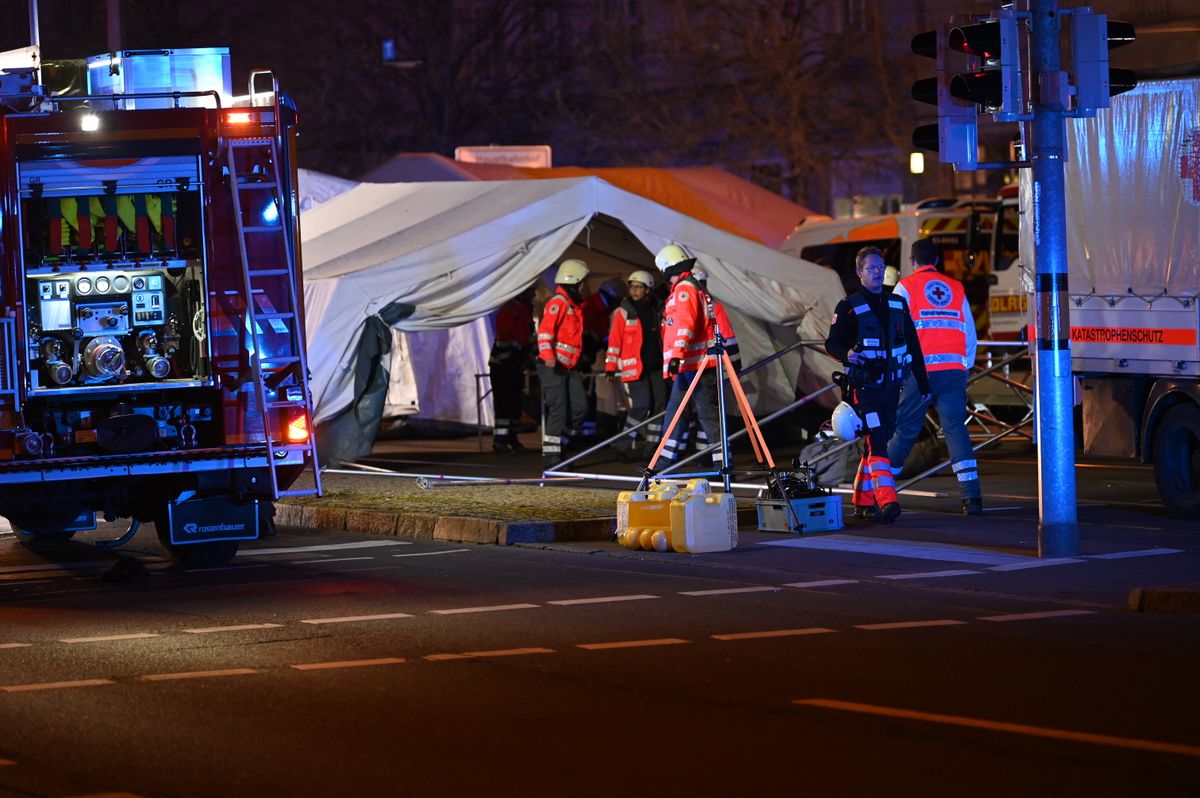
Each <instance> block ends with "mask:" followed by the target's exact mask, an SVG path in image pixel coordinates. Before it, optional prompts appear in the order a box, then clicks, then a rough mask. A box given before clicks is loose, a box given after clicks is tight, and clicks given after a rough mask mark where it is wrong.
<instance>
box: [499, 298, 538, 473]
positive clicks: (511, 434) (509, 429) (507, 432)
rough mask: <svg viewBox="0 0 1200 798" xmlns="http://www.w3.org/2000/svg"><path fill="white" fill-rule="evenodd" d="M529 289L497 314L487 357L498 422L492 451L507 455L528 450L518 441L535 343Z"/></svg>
mask: <svg viewBox="0 0 1200 798" xmlns="http://www.w3.org/2000/svg"><path fill="white" fill-rule="evenodd" d="M535 290H536V286H533V285H531V286H529V287H528V288H526V289H525V290H524V291H522V292H521V293H520V294H518V295H517V296H515V297H513V298H512V299H510V300H508V301H507V302H505V303H504V305H502V306H501V308H500V312H499V313H497V314H496V340H495V342H494V343H493V344H492V353H491V357H489V358H488V372H489V373H490V375H491V382H492V409H493V411H494V413H495V416H496V420H495V426H494V430H495V431H494V433H493V435H492V451H493V452H496V453H497V454H508V453H513V454H515V453H517V452H523V451H525V447H524V446H523V445H522V444H521V441H520V439H519V438H517V421H518V420H519V419H520V418H521V395H522V394H523V392H524V388H525V361H526V359H527V356H528V354H529V345H530V343H531V342H532V341H533V294H534V291H535Z"/></svg>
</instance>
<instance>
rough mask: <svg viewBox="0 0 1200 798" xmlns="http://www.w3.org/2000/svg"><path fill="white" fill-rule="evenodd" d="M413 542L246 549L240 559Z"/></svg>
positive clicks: (405, 544) (410, 543)
mask: <svg viewBox="0 0 1200 798" xmlns="http://www.w3.org/2000/svg"><path fill="white" fill-rule="evenodd" d="M411 545H412V541H411V540H363V541H360V542H358V543H327V544H324V545H320V546H284V547H279V548H274V549H245V550H243V551H239V552H238V556H239V557H262V556H264V555H271V554H304V553H305V552H310V551H342V550H344V549H374V548H378V547H380V546H411Z"/></svg>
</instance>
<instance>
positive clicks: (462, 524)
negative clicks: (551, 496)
mask: <svg viewBox="0 0 1200 798" xmlns="http://www.w3.org/2000/svg"><path fill="white" fill-rule="evenodd" d="M616 523H617V519H616V518H615V517H604V518H577V519H571V520H564V521H498V520H495V519H491V518H478V517H472V516H454V515H440V516H439V515H431V514H428V513H389V512H380V511H377V510H352V509H346V508H343V507H324V506H319V505H315V506H314V505H308V506H302V505H292V504H282V503H281V504H277V505H276V506H275V524H276V526H279V527H292V528H298V529H336V530H344V531H347V532H361V533H363V534H367V535H382V536H386V537H397V538H410V539H413V540H439V541H443V542H446V543H481V544H491V545H499V546H511V545H512V544H514V543H554V542H567V541H584V540H610V539H611V538H612V534H613V530H614V529H615V528H616Z"/></svg>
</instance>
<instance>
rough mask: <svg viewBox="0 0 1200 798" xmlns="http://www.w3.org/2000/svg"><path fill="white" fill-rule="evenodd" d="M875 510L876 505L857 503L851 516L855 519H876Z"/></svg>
mask: <svg viewBox="0 0 1200 798" xmlns="http://www.w3.org/2000/svg"><path fill="white" fill-rule="evenodd" d="M875 512H876V511H875V506H874V505H871V504H856V505H854V512H852V513H851V514H850V518H851V520H853V521H874V520H875Z"/></svg>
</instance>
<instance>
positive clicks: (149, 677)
mask: <svg viewBox="0 0 1200 798" xmlns="http://www.w3.org/2000/svg"><path fill="white" fill-rule="evenodd" d="M255 673H258V670H257V669H255V668H224V669H222V670H215V671H187V672H184V673H148V674H146V675H145V676H139V677H137V679H138V681H140V682H170V681H175V680H178V679H211V678H216V677H223V676H250V675H251V674H255Z"/></svg>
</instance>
